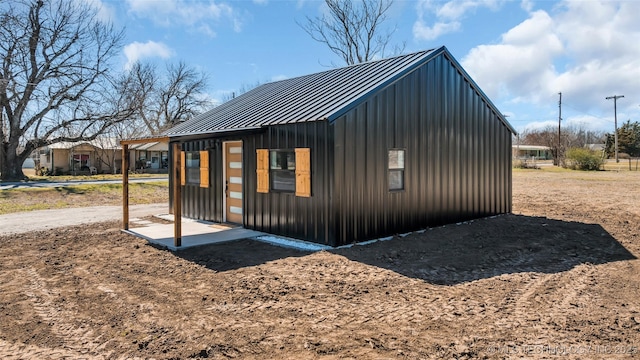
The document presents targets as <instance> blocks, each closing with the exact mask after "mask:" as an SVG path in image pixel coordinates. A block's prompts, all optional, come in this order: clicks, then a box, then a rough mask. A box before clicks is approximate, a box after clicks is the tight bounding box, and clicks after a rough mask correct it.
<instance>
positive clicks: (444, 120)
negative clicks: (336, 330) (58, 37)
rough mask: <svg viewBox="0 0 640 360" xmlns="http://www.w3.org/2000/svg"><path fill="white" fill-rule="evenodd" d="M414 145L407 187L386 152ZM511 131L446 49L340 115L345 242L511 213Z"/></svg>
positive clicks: (340, 228) (340, 223)
mask: <svg viewBox="0 0 640 360" xmlns="http://www.w3.org/2000/svg"><path fill="white" fill-rule="evenodd" d="M394 148H398V149H405V150H406V154H405V164H406V167H405V190H404V191H395V192H392V191H389V190H388V169H387V161H388V160H387V159H388V155H387V151H388V150H389V149H394ZM510 149H511V133H510V131H509V129H508V128H507V126H505V125H504V124H503V123H502V122H501V119H500V118H499V117H498V115H497V114H495V113H494V112H493V110H492V108H491V107H490V106H489V104H487V103H486V102H484V101H483V99H482V98H481V96H480V94H479V93H478V92H477V91H476V90H474V89H473V88H472V87H471V85H470V84H469V83H468V82H467V81H466V80H465V77H464V75H463V74H461V73H460V72H458V70H457V69H456V68H455V67H454V66H453V65H452V64H451V62H450V61H449V59H448V58H447V57H446V56H444V55H442V56H440V57H438V58H435V59H433V60H432V61H430V62H429V63H427V64H425V65H424V66H422V67H420V68H419V69H417V70H416V71H414V72H412V73H410V74H408V75H407V76H405V77H404V78H402V79H400V80H399V81H397V82H395V83H394V84H392V85H390V86H388V87H387V88H385V89H384V90H382V91H380V92H379V93H377V94H376V95H374V96H373V97H371V98H370V99H369V100H367V101H366V102H365V103H363V104H361V105H360V106H358V107H357V108H355V109H353V110H352V111H350V112H348V113H347V114H345V115H344V116H342V117H341V118H339V119H337V120H336V121H335V166H334V168H335V183H336V188H335V192H334V201H335V204H334V208H335V214H334V218H335V220H336V229H337V243H338V244H345V243H352V242H357V241H362V240H366V239H370V238H376V237H382V236H386V235H391V234H395V233H399V232H406V231H409V230H415V229H420V228H424V227H427V226H435V225H440V224H445V223H452V222H458V221H463V220H467V219H471V218H477V217H483V216H488V215H492V214H498V213H505V212H509V211H511V178H510V177H511V160H510V157H509V154H510Z"/></svg>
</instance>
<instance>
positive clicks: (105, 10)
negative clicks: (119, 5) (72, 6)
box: [82, 0, 116, 23]
mask: <svg viewBox="0 0 640 360" xmlns="http://www.w3.org/2000/svg"><path fill="white" fill-rule="evenodd" d="M82 1H84V3H86V4H87V5H89V6H91V7H92V8H94V9H95V10H96V12H97V15H98V20H100V21H101V22H103V23H110V22H113V21H114V20H115V17H116V16H115V14H116V11H115V9H114V8H113V7H112V6H111V5H107V4H105V3H104V2H102V1H101V0H82Z"/></svg>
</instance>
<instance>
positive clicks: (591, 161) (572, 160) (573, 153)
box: [565, 148, 604, 170]
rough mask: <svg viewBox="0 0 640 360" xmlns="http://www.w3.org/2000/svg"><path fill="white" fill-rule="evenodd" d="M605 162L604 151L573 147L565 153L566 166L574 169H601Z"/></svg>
mask: <svg viewBox="0 0 640 360" xmlns="http://www.w3.org/2000/svg"><path fill="white" fill-rule="evenodd" d="M603 164H604V157H603V156H602V152H600V151H594V150H589V149H585V148H571V149H569V150H568V151H567V152H566V154H565V167H567V168H569V169H573V170H600V167H601V166H602V165H603Z"/></svg>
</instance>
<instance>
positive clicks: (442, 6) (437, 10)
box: [413, 0, 503, 40]
mask: <svg viewBox="0 0 640 360" xmlns="http://www.w3.org/2000/svg"><path fill="white" fill-rule="evenodd" d="M502 2H503V1H501V0H452V1H448V2H441V1H437V0H420V1H419V2H418V4H417V5H416V10H417V13H418V19H417V20H416V22H415V23H414V24H413V37H414V38H415V39H418V40H434V39H437V38H438V37H440V36H442V35H444V34H448V33H452V32H457V31H460V30H461V28H462V24H461V22H460V20H462V19H463V18H464V16H465V15H466V14H467V13H468V12H472V11H475V10H476V9H477V8H480V7H486V8H489V9H492V10H496V9H497V8H499V6H500V4H501V3H502ZM431 15H432V16H431ZM429 17H435V19H436V20H435V23H434V24H433V26H429V25H427V18H429Z"/></svg>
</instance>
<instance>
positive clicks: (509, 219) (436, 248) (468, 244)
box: [176, 215, 636, 285]
mask: <svg viewBox="0 0 640 360" xmlns="http://www.w3.org/2000/svg"><path fill="white" fill-rule="evenodd" d="M330 252H331V253H333V254H336V255H340V256H344V257H346V258H348V259H350V260H352V261H357V262H360V263H364V264H368V265H371V266H376V267H379V268H384V269H388V270H391V271H394V272H397V273H399V274H402V275H405V276H408V277H412V278H417V279H422V280H424V281H427V282H429V283H432V284H442V285H454V284H459V283H463V282H469V281H473V280H479V279H486V278H491V277H495V276H500V275H503V274H512V273H519V272H542V273H557V272H562V271H567V270H570V269H572V268H573V267H575V266H577V265H580V264H586V263H590V264H604V263H608V262H613V261H622V260H632V259H636V257H635V256H633V254H631V253H630V252H629V251H628V250H627V249H625V248H624V247H623V246H622V245H621V244H620V243H619V242H618V241H617V240H616V239H615V238H613V237H612V236H611V235H610V234H609V233H608V232H607V231H606V230H604V229H603V228H602V227H601V226H600V225H597V224H584V223H579V222H567V221H560V220H552V219H547V218H543V217H529V216H522V215H503V216H496V217H492V218H485V219H479V220H475V221H471V222H466V223H462V224H459V225H447V226H442V227H437V228H433V229H430V230H426V231H424V232H422V233H412V234H410V235H408V236H405V237H397V236H396V237H394V238H393V239H392V240H389V241H379V242H376V243H373V244H368V245H362V246H360V245H355V246H352V247H349V248H342V249H335V250H331V251H330ZM308 254H310V253H309V252H304V251H298V250H294V249H288V248H281V247H277V246H272V245H268V244H265V243H261V242H258V241H253V240H248V239H245V240H239V241H234V242H229V243H224V244H218V245H209V246H204V247H199V248H193V249H187V250H184V251H180V252H178V253H176V255H177V256H180V257H182V258H184V259H186V260H189V261H192V262H195V263H198V264H200V265H203V266H206V267H207V268H209V269H212V270H215V271H228V270H235V269H239V268H242V267H250V266H256V265H260V264H264V263H266V262H269V261H274V260H278V259H284V258H288V257H303V256H306V255H308Z"/></svg>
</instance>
